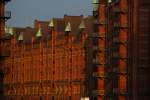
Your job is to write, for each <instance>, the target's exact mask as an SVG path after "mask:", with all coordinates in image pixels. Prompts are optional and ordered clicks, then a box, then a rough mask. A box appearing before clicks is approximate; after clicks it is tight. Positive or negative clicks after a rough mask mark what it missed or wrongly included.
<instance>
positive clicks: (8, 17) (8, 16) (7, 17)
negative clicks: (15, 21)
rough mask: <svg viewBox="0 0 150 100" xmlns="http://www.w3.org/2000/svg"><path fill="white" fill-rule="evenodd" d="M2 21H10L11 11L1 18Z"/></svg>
mask: <svg viewBox="0 0 150 100" xmlns="http://www.w3.org/2000/svg"><path fill="white" fill-rule="evenodd" d="M0 18H2V19H6V20H7V19H10V18H11V11H5V13H4V16H0Z"/></svg>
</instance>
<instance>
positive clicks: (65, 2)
mask: <svg viewBox="0 0 150 100" xmlns="http://www.w3.org/2000/svg"><path fill="white" fill-rule="evenodd" d="M91 3H92V0H11V2H9V3H8V4H7V5H6V10H9V11H11V13H12V15H11V16H12V17H11V19H9V20H8V21H7V26H10V27H27V26H31V27H32V26H33V23H34V20H35V19H37V20H43V21H49V20H50V19H52V18H63V16H64V14H67V15H84V16H88V15H92V4H91Z"/></svg>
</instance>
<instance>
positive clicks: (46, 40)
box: [3, 15, 93, 100]
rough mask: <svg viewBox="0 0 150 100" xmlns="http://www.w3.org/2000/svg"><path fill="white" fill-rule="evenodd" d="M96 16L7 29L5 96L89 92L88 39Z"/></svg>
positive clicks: (48, 99)
mask: <svg viewBox="0 0 150 100" xmlns="http://www.w3.org/2000/svg"><path fill="white" fill-rule="evenodd" d="M92 19H93V18H92V17H90V16H89V17H86V18H83V16H67V15H65V16H64V18H54V19H52V20H51V21H50V22H48V21H47V22H44V21H38V20H35V25H34V28H30V27H27V28H13V29H11V30H13V31H10V28H7V29H6V30H7V33H6V34H7V36H9V37H10V41H11V42H10V43H11V44H10V47H9V48H10V53H9V57H8V58H7V59H6V60H5V62H4V63H3V67H4V68H3V69H5V72H6V74H5V78H4V86H5V90H4V93H5V96H6V97H7V99H13V100H21V99H30V100H33V99H34V100H38V99H41V100H69V99H71V100H79V99H81V98H82V97H86V96H87V95H88V93H87V88H88V87H87V83H88V82H87V81H88V77H87V74H88V73H87V71H88V70H87V68H86V67H87V66H88V60H89V59H88V57H87V56H88V55H87V52H88V51H87V46H88V45H87V42H88V35H89V33H92V22H93V20H92Z"/></svg>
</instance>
